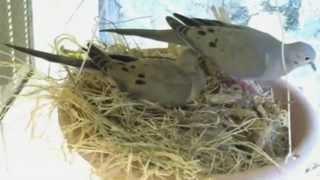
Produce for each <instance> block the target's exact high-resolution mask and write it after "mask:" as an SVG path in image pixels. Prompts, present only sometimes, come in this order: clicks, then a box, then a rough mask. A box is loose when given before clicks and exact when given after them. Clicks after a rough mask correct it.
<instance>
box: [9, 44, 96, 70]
mask: <svg viewBox="0 0 320 180" xmlns="http://www.w3.org/2000/svg"><path fill="white" fill-rule="evenodd" d="M5 45H6V46H8V47H11V48H13V49H15V50H18V51H21V52H23V53H26V54H29V55H32V56H36V57H39V58H42V59H45V60H47V61H49V62H53V63H60V64H64V65H69V66H73V67H77V68H80V67H81V65H82V63H83V61H82V59H79V58H72V57H67V56H62V55H56V54H51V53H46V52H43V51H38V50H34V49H30V48H24V47H20V46H15V45H11V44H5ZM84 67H85V68H90V69H97V68H96V67H95V66H94V65H93V64H92V63H91V62H90V61H87V62H86V64H85V65H84Z"/></svg>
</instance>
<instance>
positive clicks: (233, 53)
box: [101, 13, 316, 81]
mask: <svg viewBox="0 0 320 180" xmlns="http://www.w3.org/2000/svg"><path fill="white" fill-rule="evenodd" d="M173 15H174V17H175V18H176V19H175V18H173V17H169V16H168V17H166V20H167V22H168V24H169V25H170V27H171V28H172V29H167V30H146V29H102V30H101V31H102V32H103V31H105V32H115V33H118V34H123V35H136V36H141V37H145V38H151V39H154V40H159V41H165V42H168V43H176V44H181V45H185V46H188V47H190V48H192V49H193V50H195V51H196V52H199V53H200V54H201V55H202V56H203V57H205V59H206V62H207V64H209V65H210V64H215V65H217V66H218V67H219V69H220V70H221V71H222V72H224V73H226V74H228V75H230V76H231V77H233V78H236V79H242V80H260V81H265V80H276V79H279V78H280V77H282V76H284V75H286V74H287V73H289V72H291V71H292V70H294V69H296V68H297V67H301V66H303V65H306V64H310V65H311V66H312V68H313V69H314V70H316V66H315V64H314V61H315V58H316V52H315V50H314V49H313V48H312V46H311V45H309V44H307V43H304V42H294V43H288V44H284V59H285V63H284V65H285V66H284V65H283V61H282V42H281V41H279V40H277V39H276V38H274V37H273V36H271V35H269V34H267V33H264V32H261V31H258V30H255V29H253V28H250V27H246V26H239V25H233V24H228V23H224V22H221V21H217V20H208V19H201V18H188V17H185V16H183V15H181V14H177V13H174V14H173ZM177 19H178V20H180V21H181V22H180V21H178V20H177ZM208 69H210V68H208Z"/></svg>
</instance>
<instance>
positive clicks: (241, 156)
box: [47, 45, 288, 179]
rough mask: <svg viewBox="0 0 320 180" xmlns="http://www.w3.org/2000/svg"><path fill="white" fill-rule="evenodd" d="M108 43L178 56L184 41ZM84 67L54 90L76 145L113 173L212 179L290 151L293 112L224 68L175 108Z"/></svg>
mask: <svg viewBox="0 0 320 180" xmlns="http://www.w3.org/2000/svg"><path fill="white" fill-rule="evenodd" d="M107 51H109V52H118V53H122V54H129V55H134V56H138V57H142V56H166V57H171V58H172V59H174V58H175V57H176V55H177V53H179V47H170V48H164V49H152V50H150V49H149V50H148V49H147V50H142V49H128V48H125V47H124V46H122V45H117V46H112V47H108V48H107ZM69 55H70V54H69ZM78 73H79V72H78V71H77V70H74V71H71V73H69V75H68V77H67V78H66V79H65V81H64V82H63V83H58V82H54V81H51V82H50V83H49V84H51V86H50V87H48V88H47V91H48V92H49V95H50V98H51V99H52V100H53V102H54V104H55V105H56V107H57V108H58V110H59V121H60V124H61V129H62V131H63V133H64V135H65V137H66V139H67V143H68V146H69V148H70V149H72V150H74V151H77V152H78V153H79V154H80V155H81V156H82V157H84V158H85V159H86V160H87V161H89V162H90V163H91V164H92V165H93V167H94V169H95V173H97V174H98V175H100V176H101V177H103V178H105V179H126V178H129V179H134V177H135V178H136V179H204V177H214V175H215V174H229V173H235V172H240V171H245V170H247V169H251V168H259V167H262V166H265V165H269V164H277V162H279V161H281V160H283V158H284V157H285V156H286V154H287V151H288V145H287V144H288V142H287V141H288V139H287V117H286V115H287V112H286V111H285V110H283V109H281V108H280V107H279V106H278V105H277V104H276V103H275V102H274V101H273V99H272V98H271V96H270V95H265V96H254V95H250V94H248V93H245V92H244V91H243V90H242V89H241V88H240V87H239V85H238V84H236V83H235V82H233V81H232V80H230V79H228V78H226V77H224V76H223V75H221V74H220V73H218V72H217V73H216V75H217V76H212V77H210V78H209V80H208V85H207V88H206V89H205V90H204V91H203V93H202V94H201V96H200V97H199V98H198V99H197V100H195V101H194V102H191V103H189V104H186V105H184V106H182V107H175V108H172V107H171V108H170V107H162V106H159V105H157V104H153V103H151V102H146V101H133V100H131V99H128V98H127V97H126V94H125V93H123V92H119V90H118V89H117V88H116V87H115V85H114V84H113V83H112V81H110V80H109V79H108V78H106V77H105V76H102V75H101V74H99V73H90V72H81V73H80V75H79V76H77V75H78Z"/></svg>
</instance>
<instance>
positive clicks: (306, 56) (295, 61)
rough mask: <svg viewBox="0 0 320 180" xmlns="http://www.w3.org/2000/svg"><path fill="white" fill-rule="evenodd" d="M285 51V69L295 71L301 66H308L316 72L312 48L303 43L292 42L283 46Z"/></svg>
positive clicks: (314, 52)
mask: <svg viewBox="0 0 320 180" xmlns="http://www.w3.org/2000/svg"><path fill="white" fill-rule="evenodd" d="M285 51H287V54H286V59H287V63H286V64H287V67H288V68H289V69H291V70H292V69H295V68H297V67H300V66H302V65H306V64H309V65H311V67H312V69H313V70H316V66H315V63H314V62H315V59H316V51H315V50H314V48H313V47H312V46H311V45H309V44H307V43H304V42H294V43H290V44H286V45H285Z"/></svg>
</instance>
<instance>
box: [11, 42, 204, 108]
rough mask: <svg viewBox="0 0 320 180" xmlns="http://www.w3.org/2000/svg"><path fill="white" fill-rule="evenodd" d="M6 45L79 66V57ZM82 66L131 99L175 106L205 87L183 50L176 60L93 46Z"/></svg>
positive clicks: (201, 74) (194, 61) (194, 63)
mask: <svg viewBox="0 0 320 180" xmlns="http://www.w3.org/2000/svg"><path fill="white" fill-rule="evenodd" d="M7 46H9V47H11V48H14V49H16V50H19V51H22V52H24V53H27V54H30V55H33V56H36V57H40V58H43V59H46V60H48V61H50V62H55V63H61V64H65V65H70V66H74V67H77V68H79V67H80V66H81V64H82V63H83V61H82V60H81V59H78V58H73V57H67V56H62V55H55V54H50V53H46V52H42V51H37V50H33V49H29V48H23V47H18V46H14V45H9V44H7ZM88 57H89V60H87V61H86V62H85V64H84V69H88V70H95V71H100V72H102V73H103V74H105V75H107V76H109V77H111V78H112V79H113V80H114V81H115V83H116V84H117V86H118V88H119V89H120V90H121V91H125V92H127V93H128V95H129V97H131V98H134V99H146V100H149V101H152V102H155V103H159V104H161V105H164V106H178V105H183V104H184V103H187V102H188V101H190V100H192V99H194V98H195V97H196V96H198V95H199V93H200V91H201V89H202V88H204V86H205V83H206V81H205V74H204V72H202V71H201V68H200V67H198V58H197V57H196V56H195V54H194V53H193V51H191V50H188V49H186V50H184V51H183V52H182V53H181V55H180V56H179V57H178V58H177V61H176V62H174V61H172V60H169V59H166V58H156V59H153V58H152V59H151V58H141V59H138V58H135V57H131V56H125V55H112V54H110V55H109V54H107V53H106V52H104V51H102V50H101V49H99V48H98V47H97V46H95V45H91V47H90V48H89V51H88Z"/></svg>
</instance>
